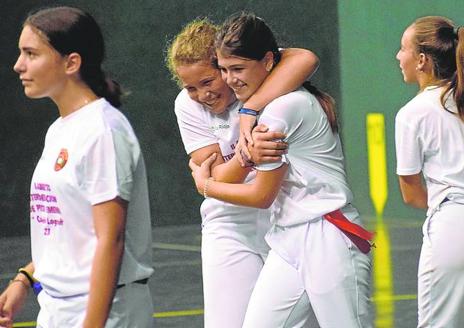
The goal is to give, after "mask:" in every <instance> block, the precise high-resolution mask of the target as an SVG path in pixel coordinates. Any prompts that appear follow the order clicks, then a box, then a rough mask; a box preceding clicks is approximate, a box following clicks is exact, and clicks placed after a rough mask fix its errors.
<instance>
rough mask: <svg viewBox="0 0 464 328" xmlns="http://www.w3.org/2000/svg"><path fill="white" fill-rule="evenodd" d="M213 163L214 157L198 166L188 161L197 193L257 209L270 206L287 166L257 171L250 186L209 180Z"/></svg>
mask: <svg viewBox="0 0 464 328" xmlns="http://www.w3.org/2000/svg"><path fill="white" fill-rule="evenodd" d="M214 161H215V156H211V157H209V158H208V159H207V160H206V161H204V162H203V163H202V164H201V165H200V166H199V165H197V164H195V163H194V162H193V161H192V160H191V161H190V163H189V165H190V168H191V169H192V176H193V178H194V179H195V184H196V187H197V190H198V192H199V193H200V194H201V195H204V196H207V197H212V198H216V199H219V200H222V201H225V202H228V203H232V204H236V205H242V206H249V207H257V208H268V207H269V206H271V204H272V202H273V201H274V199H275V198H276V197H277V194H278V193H279V190H280V186H281V185H282V181H283V179H284V177H285V174H286V173H287V167H288V165H287V164H283V165H281V166H280V167H279V168H277V169H274V170H271V171H258V174H257V175H256V179H255V180H254V181H253V183H252V184H231V183H224V182H219V181H214V180H212V179H210V177H211V174H210V166H211V164H212V163H213V162H214Z"/></svg>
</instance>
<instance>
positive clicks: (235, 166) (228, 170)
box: [211, 154, 251, 183]
mask: <svg viewBox="0 0 464 328" xmlns="http://www.w3.org/2000/svg"><path fill="white" fill-rule="evenodd" d="M237 156H238V155H237V154H236V155H235V156H234V157H233V158H232V159H231V160H230V161H228V162H226V163H223V164H220V165H216V166H215V167H214V168H213V169H212V171H211V176H212V177H213V178H214V180H216V181H221V182H227V183H241V182H243V180H245V178H246V176H247V175H248V174H249V173H250V171H251V168H244V167H242V166H240V163H239V162H238V160H237V158H236V157H237Z"/></svg>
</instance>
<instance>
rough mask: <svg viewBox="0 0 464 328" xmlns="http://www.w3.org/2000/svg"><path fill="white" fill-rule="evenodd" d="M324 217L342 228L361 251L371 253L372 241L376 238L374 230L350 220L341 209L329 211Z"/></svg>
mask: <svg viewBox="0 0 464 328" xmlns="http://www.w3.org/2000/svg"><path fill="white" fill-rule="evenodd" d="M323 217H324V219H326V220H327V221H329V222H330V223H332V224H333V225H334V226H336V227H337V228H338V229H340V230H341V231H342V232H343V233H344V234H345V235H346V236H347V237H348V238H349V239H350V240H351V241H352V242H353V244H355V245H356V246H357V247H358V248H359V250H360V251H361V252H363V253H364V254H367V253H369V251H370V250H371V248H372V246H373V244H371V242H370V241H371V240H372V239H373V238H374V233H373V232H370V231H367V230H366V229H364V228H363V227H361V226H360V225H358V224H356V223H353V222H351V221H349V220H348V219H347V218H346V217H345V215H344V214H343V213H342V211H340V210H336V211H333V212H330V213H327V214H326V215H324V216H323Z"/></svg>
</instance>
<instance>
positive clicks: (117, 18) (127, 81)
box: [0, 0, 340, 236]
mask: <svg viewBox="0 0 464 328" xmlns="http://www.w3.org/2000/svg"><path fill="white" fill-rule="evenodd" d="M57 4H62V5H73V6H77V7H80V8H82V9H84V10H87V11H89V12H90V13H91V14H92V15H93V16H94V17H95V18H96V20H97V21H98V22H99V24H100V26H101V27H102V29H103V34H104V36H105V41H106V48H107V56H106V57H107V59H106V61H105V65H104V68H105V70H106V71H107V72H108V73H109V75H110V76H111V77H113V78H114V79H116V80H117V81H119V82H120V83H121V84H122V85H123V87H125V89H126V90H128V91H130V95H129V96H128V97H127V98H126V99H125V102H124V105H123V107H122V111H123V112H124V113H125V114H126V115H127V117H128V118H129V119H130V121H131V122H132V125H133V127H134V129H135V131H136V133H137V135H138V137H139V140H140V143H141V145H142V149H143V151H144V156H145V160H146V163H147V170H148V176H149V188H150V199H151V209H152V217H153V224H154V225H170V224H184V223H200V215H199V210H198V208H199V205H200V203H201V200H202V197H200V196H199V195H197V194H196V192H195V189H194V186H193V183H192V180H191V177H190V171H189V169H188V165H187V164H188V160H187V156H186V155H185V153H184V149H183V147H182V144H181V140H180V135H179V131H178V128H177V124H176V120H175V115H174V111H173V102H174V99H175V97H176V95H177V93H178V92H179V89H178V88H177V86H176V84H175V83H174V82H173V81H172V80H171V79H170V76H169V73H168V71H167V69H166V68H165V65H164V53H165V48H166V44H167V42H168V40H170V39H172V37H173V36H175V34H176V33H178V32H179V31H180V29H181V28H182V26H183V25H184V24H186V23H187V22H189V21H191V20H192V19H194V18H196V17H205V16H206V17H209V18H210V19H212V20H213V21H214V22H216V23H221V22H222V21H223V20H224V19H225V18H226V17H227V16H229V15H230V14H232V13H235V12H237V11H240V10H247V11H253V12H255V13H256V14H257V15H259V16H260V17H262V18H264V19H265V20H266V21H267V23H268V24H269V25H270V26H271V27H272V28H273V30H274V32H275V34H276V36H277V39H278V40H279V41H280V45H281V46H283V47H288V46H294V47H303V48H308V49H311V50H313V51H314V52H315V53H316V54H317V55H318V56H319V57H320V59H321V65H320V68H319V70H318V72H317V73H316V75H315V77H314V79H313V81H314V83H315V84H316V85H317V86H319V87H320V88H321V89H324V90H326V91H328V92H329V93H331V94H332V95H333V96H334V97H335V99H336V100H337V101H338V102H340V85H339V82H338V80H339V53H338V25H337V20H338V19H337V15H338V14H337V2H336V1H335V0H324V1H322V0H299V1H297V0H295V1H285V0H273V1H269V0H268V1H264V0H257V1H244V0H236V1H223V0H220V1H213V0H202V1H200V0H190V1H189V0H185V1H184V0H173V1H169V0H165V1H153V0H152V1H148V0H139V1H134V0H116V1H115V0H113V1H109V0H100V1H94V0H93V1H90V0H81V1H78V0H76V1H61V2H57V1H32V0H21V1H13V0H1V2H0V63H1V66H0V85H1V89H0V96H1V105H0V110H1V120H0V212H1V213H2V216H1V217H0V236H7V235H24V234H28V233H29V228H28V227H29V183H30V178H31V176H32V172H33V169H34V167H35V164H36V162H37V161H38V159H39V157H40V154H41V150H42V146H43V141H44V136H45V133H46V131H47V128H48V126H49V125H50V124H51V123H52V122H53V121H54V120H55V119H56V118H57V116H58V111H57V110H56V108H55V106H54V104H53V103H52V102H51V101H49V100H47V99H44V100H29V99H27V98H26V97H25V96H24V94H23V88H22V86H21V84H20V82H19V80H18V77H17V75H16V73H15V72H13V70H12V67H13V65H14V63H15V60H16V57H17V54H18V49H17V42H18V37H19V34H20V32H21V24H22V21H23V20H24V18H25V17H26V16H27V13H28V12H29V11H30V10H31V9H33V8H38V7H43V6H48V5H57Z"/></svg>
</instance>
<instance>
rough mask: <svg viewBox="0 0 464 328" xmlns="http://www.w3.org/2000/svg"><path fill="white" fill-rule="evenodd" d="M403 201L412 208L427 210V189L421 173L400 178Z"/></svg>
mask: <svg viewBox="0 0 464 328" xmlns="http://www.w3.org/2000/svg"><path fill="white" fill-rule="evenodd" d="M398 178H399V182H400V190H401V194H402V195H403V201H404V202H405V203H406V204H407V205H409V206H412V207H417V208H423V209H426V208H427V188H426V187H425V186H424V183H423V182H422V176H421V174H420V173H418V174H414V175H400V176H398Z"/></svg>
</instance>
